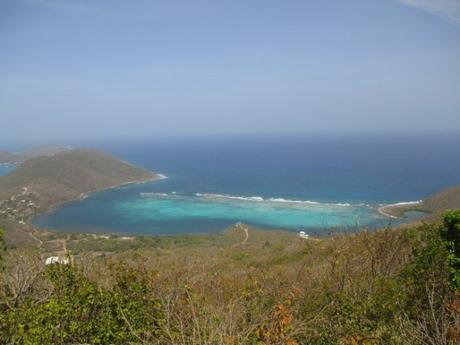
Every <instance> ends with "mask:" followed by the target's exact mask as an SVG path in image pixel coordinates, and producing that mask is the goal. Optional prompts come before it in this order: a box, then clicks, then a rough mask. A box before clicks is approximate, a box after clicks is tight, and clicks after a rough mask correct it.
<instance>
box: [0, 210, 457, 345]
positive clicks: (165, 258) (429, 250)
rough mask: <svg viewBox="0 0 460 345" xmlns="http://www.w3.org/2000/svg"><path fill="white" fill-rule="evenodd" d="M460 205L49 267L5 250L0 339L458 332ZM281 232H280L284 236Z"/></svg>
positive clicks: (452, 340) (155, 340) (358, 340)
mask: <svg viewBox="0 0 460 345" xmlns="http://www.w3.org/2000/svg"><path fill="white" fill-rule="evenodd" d="M459 231H460V213H459V212H451V213H449V214H447V215H446V217H445V222H444V224H443V225H439V226H438V225H423V226H421V227H418V228H416V229H407V230H391V229H386V230H382V231H378V232H375V233H368V232H362V233H359V234H354V235H346V236H345V235H343V236H335V237H329V238H324V239H319V240H316V239H311V240H303V239H300V238H297V237H295V236H287V235H286V236H285V237H283V236H281V235H279V236H278V235H274V234H260V233H257V232H252V233H251V234H250V238H249V240H248V241H247V242H246V243H244V244H240V242H239V241H238V242H236V243H235V242H234V243H233V244H223V243H222V244H218V245H217V244H216V245H213V246H211V245H208V246H205V247H203V246H204V245H203V243H197V244H196V245H191V246H190V247H180V248H178V249H177V250H164V249H161V248H158V249H155V248H150V249H145V248H144V249H138V250H135V251H130V252H126V253H122V254H117V255H112V256H109V257H98V258H96V257H94V256H91V255H88V256H82V257H81V258H80V260H78V263H77V265H76V266H75V267H71V266H62V265H51V266H49V267H46V268H45V267H43V264H42V260H41V259H40V257H39V255H38V253H33V252H28V253H26V252H24V251H10V252H9V253H8V254H7V256H6V257H5V270H4V272H3V273H2V277H1V278H2V279H1V286H0V301H1V302H0V303H1V304H0V343H2V344H31V345H32V344H81V343H88V344H216V345H217V344H219V345H220V344H227V345H236V344H253V345H256V344H259V345H261V344H266V345H268V344H270V345H275V344H280V345H281V344H289V345H296V344H446V345H447V344H457V343H459V342H460V334H459V331H458V330H459V329H460V298H459V295H458V285H457V283H458V280H457V278H458V274H459V271H458V265H457V264H458V261H457V260H458V258H459V255H458V253H459V252H458V251H457V249H458V248H459V246H458V245H459V242H458V238H459V237H458V233H459ZM277 236H278V237H277Z"/></svg>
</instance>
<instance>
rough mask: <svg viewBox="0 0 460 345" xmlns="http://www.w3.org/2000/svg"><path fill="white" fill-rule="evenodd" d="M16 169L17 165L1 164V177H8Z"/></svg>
mask: <svg viewBox="0 0 460 345" xmlns="http://www.w3.org/2000/svg"><path fill="white" fill-rule="evenodd" d="M14 169H16V165H14V164H10V163H0V176H3V175H7V174H9V173H10V172H12V171H13V170H14Z"/></svg>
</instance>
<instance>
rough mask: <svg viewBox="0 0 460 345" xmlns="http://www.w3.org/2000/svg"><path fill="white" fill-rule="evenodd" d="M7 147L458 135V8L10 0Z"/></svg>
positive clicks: (216, 0) (3, 80) (444, 0)
mask: <svg viewBox="0 0 460 345" xmlns="http://www.w3.org/2000/svg"><path fill="white" fill-rule="evenodd" d="M0 118H1V126H0V142H4V143H6V142H18V141H22V140H27V141H30V140H34V141H43V142H46V141H53V140H62V139H67V138H68V139H69V140H74V139H85V138H97V137H99V138H117V137H136V136H149V135H151V136H163V135H166V136H183V135H187V136H188V135H210V134H213V135H216V134H217V135H219V134H225V135H232V134H252V133H254V134H265V133H267V134H269V133H311V132H354V131H357V132H361V131H363V132H369V131H371V132H379V131H382V132H385V131H391V130H396V129H398V130H401V131H406V130H407V131H421V132H425V131H433V130H434V131H443V130H460V0H347V1H344V0H335V1H334V0H298V1H297V0H283V1H281V0H250V1H249V0H229V1H223V0H209V1H201V0H199V1H198V0H184V1H174V0H164V1H156V0H150V1H135V0H133V1H115V0H106V1H94V0H88V1H84V0H1V1H0Z"/></svg>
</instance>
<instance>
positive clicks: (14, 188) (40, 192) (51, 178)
mask: <svg viewBox="0 0 460 345" xmlns="http://www.w3.org/2000/svg"><path fill="white" fill-rule="evenodd" d="M159 178H161V175H157V174H155V173H153V172H150V171H147V170H145V169H142V168H140V167H136V166H134V165H132V164H130V163H128V162H125V161H122V160H119V159H117V158H115V157H113V156H110V155H108V154H106V153H103V152H99V151H96V150H92V149H73V150H66V151H62V152H59V153H56V154H54V155H52V156H51V155H48V156H40V157H36V158H31V159H27V160H25V161H24V162H23V163H21V164H20V165H19V166H18V167H17V168H16V170H15V171H13V172H12V173H10V174H8V175H6V176H1V177H0V225H1V224H2V223H3V224H4V223H8V224H9V226H5V228H6V229H11V231H7V239H8V237H10V236H9V235H18V234H19V232H20V231H21V228H22V230H23V231H29V230H30V228H31V226H30V220H31V219H32V218H33V217H35V216H37V215H38V214H41V213H44V212H47V211H50V210H51V209H52V208H53V207H56V206H58V205H59V204H62V203H64V202H68V201H72V200H76V199H79V198H81V197H83V196H84V195H85V194H87V193H91V192H95V191H98V190H103V189H107V188H112V187H117V186H120V185H124V184H129V183H139V182H146V181H151V180H155V179H159ZM13 233H14V234H13Z"/></svg>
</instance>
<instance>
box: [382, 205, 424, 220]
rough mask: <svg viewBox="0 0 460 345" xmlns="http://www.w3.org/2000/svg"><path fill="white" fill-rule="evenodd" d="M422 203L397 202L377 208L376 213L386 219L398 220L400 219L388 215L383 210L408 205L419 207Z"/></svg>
mask: <svg viewBox="0 0 460 345" xmlns="http://www.w3.org/2000/svg"><path fill="white" fill-rule="evenodd" d="M422 202H423V200H417V201H403V202H397V203H395V204H388V205H383V206H380V207H379V208H378V212H379V213H380V214H382V215H384V216H386V217H389V218H392V219H398V218H400V217H397V216H393V215H392V214H389V213H387V212H385V209H387V208H392V207H398V206H409V205H419V204H421V203H422Z"/></svg>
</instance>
